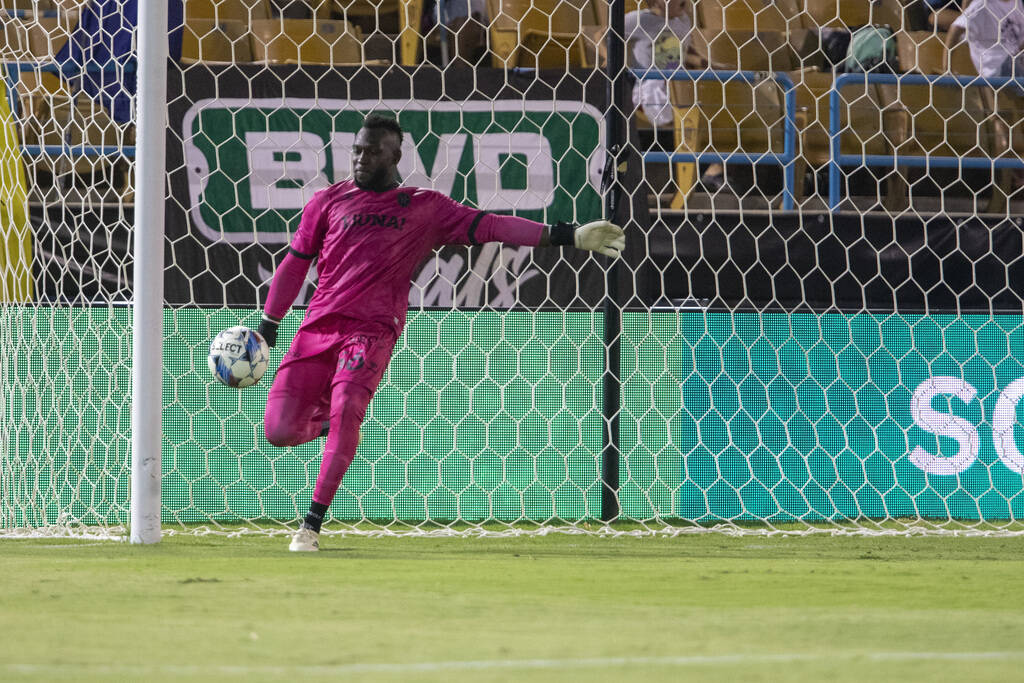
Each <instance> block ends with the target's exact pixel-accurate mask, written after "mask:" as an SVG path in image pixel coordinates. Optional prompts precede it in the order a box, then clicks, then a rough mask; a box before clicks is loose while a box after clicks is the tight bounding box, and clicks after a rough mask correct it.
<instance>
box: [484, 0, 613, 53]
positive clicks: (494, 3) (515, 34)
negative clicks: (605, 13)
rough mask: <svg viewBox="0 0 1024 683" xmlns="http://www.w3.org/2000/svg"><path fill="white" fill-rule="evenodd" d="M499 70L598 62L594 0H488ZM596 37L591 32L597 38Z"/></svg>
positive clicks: (492, 38) (492, 37)
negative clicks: (590, 28)
mask: <svg viewBox="0 0 1024 683" xmlns="http://www.w3.org/2000/svg"><path fill="white" fill-rule="evenodd" d="M487 7H488V11H489V13H490V16H491V29H490V37H491V52H492V64H493V65H494V66H495V67H499V68H501V67H505V68H511V67H523V68H533V69H544V68H559V67H561V68H565V67H567V66H568V67H574V66H575V67H581V66H586V65H588V64H594V63H595V61H596V57H595V55H596V52H597V45H596V44H595V43H594V42H593V38H592V37H588V33H587V31H586V30H585V29H584V27H586V26H596V25H597V24H598V21H599V19H598V16H597V12H596V10H595V9H594V5H593V2H591V0H488V3H487ZM592 35H593V34H591V36H592Z"/></svg>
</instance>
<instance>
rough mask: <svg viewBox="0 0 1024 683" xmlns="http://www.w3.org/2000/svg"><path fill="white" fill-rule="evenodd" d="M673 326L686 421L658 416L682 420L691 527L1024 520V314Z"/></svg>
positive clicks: (747, 318) (828, 317)
mask: <svg viewBox="0 0 1024 683" xmlns="http://www.w3.org/2000/svg"><path fill="white" fill-rule="evenodd" d="M657 318H658V316H654V317H653V318H652V325H658V324H659V323H658V322H657ZM664 322H665V321H663V323H664ZM676 322H677V326H675V325H673V324H672V323H671V322H669V325H668V327H669V329H667V330H664V329H663V330H662V332H661V333H659V334H657V335H656V338H657V339H659V340H663V343H667V344H670V345H672V347H673V348H674V350H676V351H678V354H679V359H680V370H679V375H678V380H679V387H680V389H681V396H680V401H681V403H680V406H679V409H678V411H673V410H672V409H671V406H664V405H663V406H662V411H663V412H667V413H668V414H669V415H674V416H677V418H678V422H677V425H676V426H675V428H674V429H673V430H672V431H673V432H674V436H676V438H678V442H677V443H678V444H679V451H680V458H681V463H682V470H681V473H680V488H679V490H678V498H677V508H676V514H677V515H678V516H679V517H683V518H686V519H692V520H698V521H713V520H721V519H728V520H738V519H749V520H754V519H757V520H768V521H785V520H795V519H799V520H804V521H809V520H816V519H829V520H838V519H857V518H863V517H870V518H878V519H884V518H894V517H923V518H937V519H950V518H955V519H966V520H976V519H988V520H993V519H1009V518H1019V517H1021V516H1022V515H1024V497H1022V496H1021V495H1020V494H1021V488H1022V476H1021V475H1022V472H1024V458H1022V456H1021V452H1020V450H1019V447H1018V446H1017V440H1016V436H1018V433H1019V431H1020V430H1019V428H1018V427H1017V424H1018V420H1017V407H1018V403H1019V400H1020V398H1021V396H1022V394H1024V390H1022V385H1024V383H1022V381H1021V378H1022V377H1024V365H1022V364H1021V362H1020V361H1019V360H1018V359H1019V358H1022V357H1024V355H1022V352H1024V327H1022V319H1021V317H1020V316H1015V315H997V316H989V315H963V316H955V315H930V316H925V315H896V314H887V315H876V314H859V315H844V314H825V315H817V314H784V313H778V314H770V313H769V314H757V313H713V312H703V311H694V312H683V313H681V314H679V316H678V319H677V321H676ZM673 327H674V329H672V328H673ZM648 346H650V344H649V343H648ZM636 358H637V360H638V363H639V362H641V359H643V358H644V353H643V352H642V351H640V350H638V353H637V354H636Z"/></svg>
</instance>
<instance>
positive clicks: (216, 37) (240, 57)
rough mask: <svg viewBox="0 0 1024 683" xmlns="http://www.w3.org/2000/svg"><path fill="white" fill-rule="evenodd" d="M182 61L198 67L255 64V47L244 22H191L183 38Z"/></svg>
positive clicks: (209, 20) (207, 20)
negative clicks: (200, 65)
mask: <svg viewBox="0 0 1024 683" xmlns="http://www.w3.org/2000/svg"><path fill="white" fill-rule="evenodd" d="M181 61H182V63H183V64H195V63H199V62H201V63H205V64H211V63H238V62H251V61H252V45H251V44H250V40H249V34H248V31H247V29H246V25H245V24H244V23H243V22H241V21H236V20H230V19H227V20H223V21H214V20H213V19H190V20H189V21H188V23H186V24H185V29H184V31H183V32H182V38H181Z"/></svg>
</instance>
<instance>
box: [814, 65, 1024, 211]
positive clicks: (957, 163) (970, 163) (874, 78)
mask: <svg viewBox="0 0 1024 683" xmlns="http://www.w3.org/2000/svg"><path fill="white" fill-rule="evenodd" d="M847 83H860V84H862V85H863V84H864V83H868V84H879V85H928V84H930V85H940V86H942V85H959V86H961V87H965V88H966V87H971V86H988V87H992V88H999V87H1003V86H1006V84H1008V83H1013V84H1015V85H1018V86H1024V78H1004V77H1000V78H982V77H980V76H922V75H919V74H899V75H896V74H841V75H839V76H836V78H835V81H834V82H833V83H832V89H831V90H830V91H829V93H828V97H829V100H828V112H829V121H828V134H829V144H830V154H829V156H830V158H831V161H830V162H829V168H828V208H829V211H832V212H834V211H836V209H837V208H838V207H839V201H840V199H839V194H840V193H839V189H840V188H839V183H840V167H841V166H886V167H890V168H894V167H896V166H919V167H921V166H923V167H925V168H932V167H935V168H1024V159H1020V158H1017V159H993V158H991V157H951V156H934V155H928V156H911V155H907V156H903V155H899V154H892V155H889V154H843V153H842V151H841V149H840V144H839V137H840V135H841V131H840V130H839V124H840V113H839V90H840V89H841V88H842V87H843V86H844V85H845V84H847Z"/></svg>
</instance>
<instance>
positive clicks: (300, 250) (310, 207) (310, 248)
mask: <svg viewBox="0 0 1024 683" xmlns="http://www.w3.org/2000/svg"><path fill="white" fill-rule="evenodd" d="M325 196H326V193H325V191H323V190H321V191H320V192H317V193H316V194H315V195H313V198H312V199H310V200H309V202H308V203H307V204H306V206H305V208H304V209H303V210H302V218H301V219H300V220H299V229H298V230H296V231H295V235H293V236H292V241H291V244H290V245H289V251H291V252H292V253H293V254H295V255H296V256H298V257H300V258H305V259H313V258H316V255H317V254H319V253H320V247H322V246H323V243H324V235H325V234H326V233H327V211H326V210H325V209H326V206H325V204H326V202H325Z"/></svg>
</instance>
